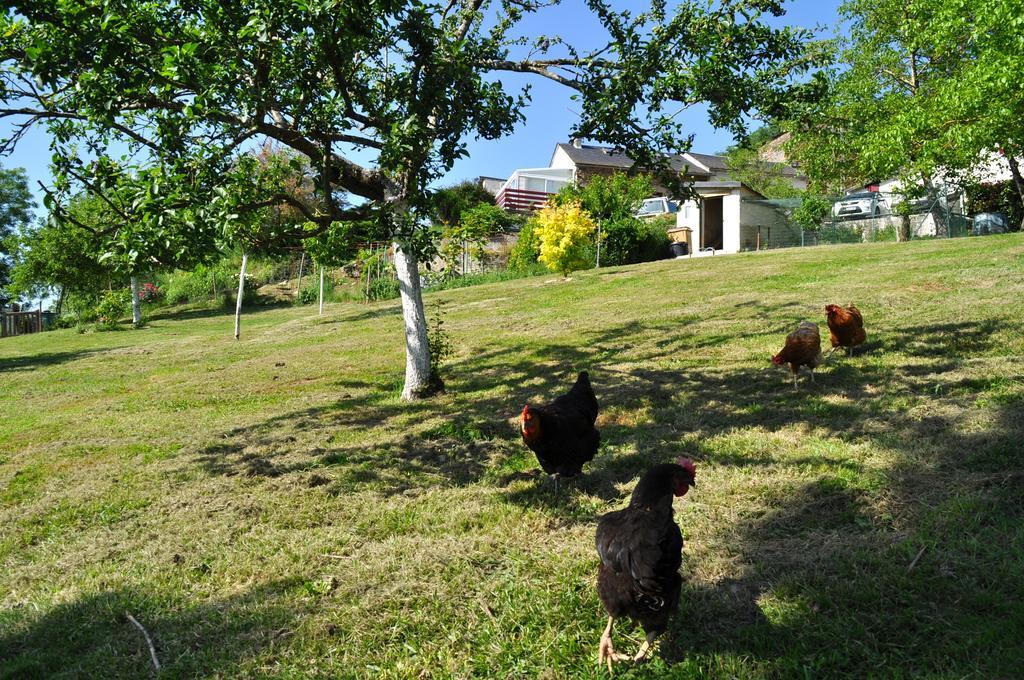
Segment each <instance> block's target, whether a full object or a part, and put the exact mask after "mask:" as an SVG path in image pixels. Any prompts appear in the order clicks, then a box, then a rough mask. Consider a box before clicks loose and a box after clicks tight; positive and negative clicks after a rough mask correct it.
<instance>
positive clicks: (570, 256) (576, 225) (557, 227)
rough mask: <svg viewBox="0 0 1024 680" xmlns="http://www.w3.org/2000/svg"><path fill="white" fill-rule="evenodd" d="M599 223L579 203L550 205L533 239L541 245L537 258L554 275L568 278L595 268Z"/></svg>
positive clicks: (539, 219) (538, 221)
mask: <svg viewBox="0 0 1024 680" xmlns="http://www.w3.org/2000/svg"><path fill="white" fill-rule="evenodd" d="M595 231H597V222H595V221H594V218H593V217H591V216H590V213H588V212H587V211H586V210H584V209H583V207H582V206H581V205H580V203H579V202H578V201H576V202H569V203H565V204H564V205H550V204H549V205H547V206H546V207H544V209H543V210H541V211H540V212H539V213H537V215H536V226H535V227H534V229H533V237H534V238H535V239H537V241H538V242H539V243H540V256H539V257H538V258H537V259H538V260H540V261H541V262H543V263H544V264H545V265H547V268H548V269H550V270H552V271H557V272H561V273H562V275H563V276H568V275H569V273H570V272H573V271H576V270H577V269H586V268H588V267H590V266H591V264H592V262H591V246H592V242H593V234H594V232H595Z"/></svg>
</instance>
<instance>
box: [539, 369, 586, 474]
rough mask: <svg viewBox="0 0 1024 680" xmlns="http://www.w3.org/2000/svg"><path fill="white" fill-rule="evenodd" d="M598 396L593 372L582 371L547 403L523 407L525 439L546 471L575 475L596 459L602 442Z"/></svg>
mask: <svg viewBox="0 0 1024 680" xmlns="http://www.w3.org/2000/svg"><path fill="white" fill-rule="evenodd" d="M597 409H598V406H597V397H595V396H594V389H593V388H592V387H591V386H590V375H589V374H588V373H587V372H586V371H583V372H582V373H580V374H579V377H578V378H576V383H575V384H574V385H573V386H572V389H570V390H569V391H568V392H566V393H565V394H563V395H562V396H560V397H558V398H557V399H555V400H554V401H553V402H551V403H550V404H547V405H546V406H530V405H529V404H527V405H526V406H524V407H523V413H522V433H523V442H524V443H525V444H526V445H527V446H528V447H530V450H531V451H533V452H534V453H535V454H537V461H538V462H539V463H540V466H541V467H542V468H543V469H544V472H546V473H548V474H549V475H552V476H554V477H555V479H556V480H557V479H558V478H559V477H575V476H576V475H578V474H579V473H580V471H581V470H583V464H584V463H586V462H588V461H591V460H593V459H594V455H595V454H596V453H597V447H598V446H599V445H600V444H601V433H600V432H599V431H598V430H597V428H596V427H594V423H595V422H597Z"/></svg>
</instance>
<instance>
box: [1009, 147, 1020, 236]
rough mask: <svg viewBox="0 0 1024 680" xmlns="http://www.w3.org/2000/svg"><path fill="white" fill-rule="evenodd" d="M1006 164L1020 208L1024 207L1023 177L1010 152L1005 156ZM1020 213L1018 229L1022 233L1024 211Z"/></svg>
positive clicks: (1015, 159) (1014, 157)
mask: <svg viewBox="0 0 1024 680" xmlns="http://www.w3.org/2000/svg"><path fill="white" fill-rule="evenodd" d="M1006 162H1007V163H1008V164H1009V166H1010V175H1011V176H1012V177H1013V185H1014V186H1015V187H1017V195H1019V196H1020V204H1021V207H1024V177H1022V176H1021V174H1020V165H1019V164H1018V163H1017V158H1016V156H1014V155H1013V153H1012V152H1008V153H1007V154H1006ZM1021 213H1022V217H1021V222H1020V226H1019V227H1018V229H1020V230H1021V231H1024V211H1021Z"/></svg>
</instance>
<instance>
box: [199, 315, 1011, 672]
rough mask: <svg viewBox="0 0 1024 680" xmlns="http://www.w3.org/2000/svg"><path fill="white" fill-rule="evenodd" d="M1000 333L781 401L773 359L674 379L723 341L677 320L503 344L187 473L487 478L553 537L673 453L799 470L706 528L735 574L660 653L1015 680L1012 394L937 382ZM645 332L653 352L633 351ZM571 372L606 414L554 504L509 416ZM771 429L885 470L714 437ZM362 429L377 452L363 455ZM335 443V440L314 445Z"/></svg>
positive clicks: (296, 422)
mask: <svg viewBox="0 0 1024 680" xmlns="http://www.w3.org/2000/svg"><path fill="white" fill-rule="evenodd" d="M764 313H765V314H766V316H765V323H764V324H763V325H762V326H761V327H760V328H756V329H755V330H753V331H751V332H750V333H748V334H747V337H751V336H767V335H770V334H773V333H779V334H780V340H781V335H782V334H783V333H784V327H785V326H788V323H785V324H783V323H779V324H775V321H774V320H773V319H772V318H771V312H770V311H765V312H764ZM1000 323H1002V322H1001V321H999V320H986V321H981V322H978V323H957V324H935V325H925V326H918V327H914V328H897V329H884V330H879V331H877V333H876V334H873V335H872V339H871V340H870V341H869V342H871V343H877V344H874V345H872V346H871V347H869V349H870V354H875V353H876V352H900V353H902V354H904V355H909V356H913V357H915V358H917V359H920V360H922V361H918V362H913V363H909V364H907V365H899V366H895V367H894V366H884V365H879V364H878V363H877V362H873V361H870V360H869V357H865V358H864V359H862V358H861V356H860V354H858V355H857V356H855V357H854V358H853V359H852V360H850V359H846V358H844V357H841V356H838V354H837V356H836V357H835V359H834V360H833V362H832V363H831V364H830V365H829V366H828V367H826V368H825V369H824V370H823V371H821V372H820V373H821V375H819V378H818V384H817V385H811V384H809V383H808V382H807V381H806V379H805V378H804V379H802V380H801V382H800V387H799V389H797V390H794V389H793V388H792V386H791V384H790V383H789V381H788V375H787V373H786V372H785V371H782V370H778V369H776V368H773V367H771V366H770V365H769V364H768V362H767V357H765V361H764V367H763V368H756V367H750V366H749V364H745V365H740V366H735V367H728V366H727V367H724V368H715V367H709V368H687V367H686V366H688V365H689V364H687V363H683V362H680V361H678V360H679V359H680V358H683V359H690V357H688V356H686V354H687V353H689V354H691V355H693V354H698V353H699V349H700V348H702V347H707V346H708V345H709V344H722V343H726V342H727V341H728V340H729V336H727V335H722V336H719V337H716V338H713V339H712V340H711V341H709V340H708V338H707V336H696V335H694V334H692V333H691V332H690V331H689V330H688V329H687V326H686V324H685V323H679V324H678V325H677V326H673V324H672V323H667V322H665V323H657V324H636V323H630V324H623V325H621V326H618V327H615V328H612V329H609V330H606V331H603V332H601V333H589V334H584V335H583V336H582V337H580V338H579V342H578V343H575V344H572V345H569V344H564V343H556V342H551V341H543V340H534V339H529V340H526V339H524V340H521V341H510V340H504V341H502V342H501V343H498V342H495V343H494V344H493V345H490V346H484V347H481V348H479V351H477V352H475V353H474V354H473V355H472V356H470V357H468V358H466V359H464V360H462V361H460V362H457V363H455V364H453V365H452V366H451V367H450V368H449V374H448V376H447V377H448V383H449V386H450V388H451V390H452V393H450V394H449V395H447V396H445V397H443V398H441V399H436V400H431V401H427V402H416V403H411V404H410V403H403V402H400V401H398V400H397V398H396V397H395V394H394V393H392V392H383V391H382V390H381V388H380V385H374V384H371V383H358V382H352V383H345V382H343V383H341V384H340V385H339V389H340V390H341V391H346V392H349V395H348V396H346V397H343V398H341V399H339V400H338V401H336V402H334V403H332V404H328V405H324V406H318V407H315V408H311V409H306V410H302V411H298V412H293V413H290V414H287V415H284V416H280V417H277V418H273V419H270V420H267V421H265V422H263V423H259V424H257V425H254V426H251V427H246V428H240V429H237V430H233V431H231V432H229V433H226V435H225V442H219V443H218V444H217V446H221V447H224V448H219V449H218V448H216V447H214V448H209V449H208V450H206V451H204V452H201V454H200V460H201V461H202V464H203V465H204V466H205V467H206V469H207V470H208V471H209V472H211V473H214V474H248V475H250V476H254V477H260V476H273V475H275V474H277V475H279V474H288V473H300V474H310V473H312V476H311V477H310V478H309V479H310V483H311V484H312V483H313V482H314V481H315V482H316V484H317V485H321V484H323V485H329V486H328V488H329V489H330V490H331V491H332V492H335V493H345V492H348V491H351V490H355V489H359V488H364V487H365V488H373V489H376V490H378V491H380V492H381V493H384V494H385V495H386V494H395V493H403V492H404V491H406V490H408V489H410V488H413V487H417V486H420V487H422V486H429V485H452V486H465V485H472V484H478V483H481V482H484V483H487V484H489V485H491V486H495V487H497V488H498V490H499V493H501V494H502V495H503V497H504V498H506V499H507V500H509V501H510V502H512V503H516V504H520V505H524V506H532V507H536V506H542V507H544V508H546V509H547V510H548V511H549V512H550V513H551V515H552V516H553V518H554V519H556V520H557V521H558V522H561V523H563V524H565V525H571V524H577V523H593V522H594V521H595V519H596V517H597V515H599V514H601V513H602V512H604V511H606V510H607V509H608V508H607V507H605V508H600V507H598V508H595V506H594V504H593V503H592V502H590V503H587V502H583V501H584V500H585V499H586V498H587V497H589V496H596V497H597V498H599V499H601V500H602V501H604V502H605V503H606V504H613V505H614V504H618V503H620V502H621V501H623V500H624V499H625V492H624V491H623V487H624V486H625V485H627V484H628V483H629V482H631V481H632V480H635V479H636V478H637V477H638V476H639V475H640V474H642V473H643V471H644V470H646V469H647V468H648V467H649V466H650V465H651V464H653V463H656V462H663V461H665V460H671V459H672V458H674V457H676V456H678V455H689V456H691V457H693V458H695V459H697V460H698V461H702V460H703V461H707V462H710V463H712V464H714V465H723V466H743V467H751V468H754V467H761V468H764V471H763V472H762V473H761V474H760V475H758V476H764V475H768V476H769V477H770V475H771V471H772V470H773V469H783V468H800V469H801V470H802V471H801V473H800V475H798V476H796V477H793V476H792V475H789V476H785V477H784V479H786V480H794V479H795V481H786V482H785V484H787V485H789V486H787V487H786V488H784V489H781V491H780V490H779V489H774V491H775V492H777V494H778V495H777V497H775V498H774V500H773V502H772V503H773V504H772V505H771V507H770V510H769V511H768V512H767V513H764V514H761V515H758V516H752V517H746V516H741V517H738V518H737V519H736V521H735V522H733V523H731V524H726V525H724V526H722V527H721V528H718V529H716V531H720V532H722V534H721V535H716V536H715V537H713V541H712V543H713V544H714V545H715V546H720V547H722V548H725V549H728V550H729V551H730V555H731V558H732V562H731V566H730V568H729V569H728V571H727V572H726V573H724V574H722V575H721V576H720V577H718V578H717V579H715V580H714V581H712V582H710V583H708V582H705V583H692V582H691V583H689V584H687V585H686V586H685V589H684V595H683V604H682V606H681V610H680V614H679V616H677V617H676V618H675V619H674V622H673V624H672V627H671V629H670V631H669V633H668V634H667V635H666V637H665V639H664V641H663V643H662V645H661V651H660V656H661V657H663V658H664V659H666V660H668V661H670V662H680V663H684V662H685V661H686V659H687V658H688V654H691V653H693V652H700V653H707V654H717V653H729V654H735V655H738V656H739V657H740V658H748V657H752V658H755V659H760V660H762V661H764V662H767V663H770V664H771V665H770V666H769V667H770V668H772V669H774V671H776V672H777V673H779V674H781V675H787V674H807V673H810V674H817V675H820V676H834V675H836V674H844V673H846V674H852V675H857V674H862V673H864V672H865V669H866V668H872V669H875V668H879V667H885V668H887V669H894V672H896V671H898V672H900V673H908V674H912V673H922V672H923V673H928V672H933V673H940V674H942V673H953V672H954V671H956V673H957V674H958V675H961V676H962V675H978V676H984V677H1011V676H1012V675H1013V674H1014V673H1015V672H1016V670H1017V669H1019V667H1020V664H1021V663H1024V658H1021V657H1022V654H1024V652H1022V651H1021V648H1020V646H1019V645H1017V644H1016V643H1015V642H1014V640H1015V639H1017V638H1016V637H1015V636H1017V635H1018V634H1019V633H1021V631H1022V629H1024V603H1022V600H1021V598H1020V593H1021V592H1024V574H1022V570H1021V569H1020V561H1019V551H1016V550H1015V549H1014V548H1013V546H1014V545H1017V546H1020V544H1021V542H1022V541H1024V523H1022V521H1021V520H1022V519H1024V511H1022V509H1021V505H1020V503H1019V498H1020V496H1021V494H1022V492H1024V475H1021V474H1020V472H1019V470H1020V462H1021V448H1020V442H1021V441H1024V399H1022V395H1020V394H1018V393H1013V392H1009V393H1005V394H1003V393H999V392H996V393H995V396H992V397H985V395H987V394H990V392H991V390H990V387H991V385H990V384H989V382H986V381H985V380H979V379H976V378H965V377H960V376H951V375H950V373H951V372H952V371H955V370H958V369H960V368H962V367H963V365H962V363H961V361H960V359H961V358H970V357H971V356H972V355H974V354H977V353H981V352H986V351H988V350H990V349H992V340H991V338H990V336H991V334H992V332H993V330H994V329H995V328H996V327H998V325H999V324H1000ZM641 334H646V335H651V334H653V335H654V339H653V340H651V339H650V338H646V339H645V341H644V342H642V343H636V341H635V338H636V337H637V336H639V335H641ZM681 353H682V355H683V356H682V357H680V354H681ZM673 366H680V367H679V368H674V367H673ZM584 368H586V369H589V370H590V372H591V379H592V381H593V383H594V387H595V390H596V392H597V394H598V399H599V401H600V403H601V416H600V419H599V423H598V424H599V427H600V428H601V430H602V440H603V444H602V449H601V451H599V453H598V455H597V457H596V458H595V460H594V461H593V463H591V464H590V465H588V466H587V467H586V468H585V469H584V474H583V475H582V476H581V477H580V478H577V479H575V480H568V481H565V482H563V484H562V488H561V489H559V490H558V491H557V492H556V491H555V490H554V489H553V488H552V485H551V483H550V481H549V480H547V479H546V478H545V477H543V476H541V477H536V476H532V475H525V474H523V473H524V471H525V470H526V469H530V468H533V467H535V461H533V459H532V454H530V453H529V452H528V451H527V450H526V449H525V448H524V447H523V445H522V443H521V441H520V440H519V437H518V433H517V431H516V429H515V425H514V418H515V415H516V414H517V413H518V412H519V410H520V409H521V407H522V404H523V403H524V402H526V401H531V402H533V401H538V400H541V401H547V400H550V399H551V398H553V397H554V396H557V395H558V394H560V393H562V392H564V390H565V389H567V387H568V386H569V385H570V384H571V382H572V380H573V378H574V377H575V373H576V371H578V370H581V369H584ZM980 398H991V399H994V400H995V402H994V403H993V404H992V406H991V408H990V410H989V411H988V412H989V414H990V415H991V416H992V419H991V422H987V423H986V424H985V426H984V427H964V423H962V422H961V419H960V418H961V415H962V414H961V412H960V411H958V410H955V409H949V408H946V409H943V408H939V407H941V406H951V405H958V404H963V403H967V404H970V403H973V402H974V401H975V400H977V399H980ZM915 399H916V400H917V401H916V402H915V401H914V400H915ZM908 401H909V403H905V402H908ZM915 404H916V406H918V407H919V408H918V410H917V411H914V410H913V409H912V408H911V407H913V406H915ZM929 406H934V408H933V409H931V410H929V411H927V412H925V414H924V415H922V412H924V411H925V407H929ZM439 419H440V421H441V423H442V424H441V425H437V424H436V423H437V421H438V420H439ZM428 420H429V421H430V422H429V423H427V422H426V421H428ZM783 428H786V429H787V431H788V432H789V433H790V435H791V436H799V432H801V431H806V432H808V433H813V435H814V436H815V437H816V438H818V439H826V440H837V441H840V442H845V443H847V444H854V445H856V444H859V443H864V442H872V443H873V444H874V445H876V447H877V448H879V449H884V450H888V451H892V452H894V453H895V454H896V459H897V463H896V464H895V465H893V466H892V467H890V468H887V469H884V470H881V471H879V470H870V469H866V468H865V466H864V465H862V464H861V463H859V462H856V461H849V460H835V459H833V458H829V457H827V456H821V457H814V456H798V457H791V458H778V457H776V456H775V455H773V452H772V451H765V452H763V453H761V452H760V451H751V452H749V453H748V452H747V451H745V450H743V448H742V447H740V448H739V449H737V450H732V449H728V450H722V449H721V447H715V446H711V445H709V444H708V441H709V440H710V439H712V438H715V437H718V436H722V435H730V434H731V433H734V432H743V431H751V432H757V433H762V432H767V433H772V432H776V431H778V430H781V429H783ZM382 431H383V432H385V433H386V434H385V436H384V438H383V440H381V439H379V433H380V432H382ZM794 432H795V433H796V434H794ZM317 433H319V434H320V435H321V439H322V440H325V441H327V442H328V443H322V444H317V445H316V446H310V447H309V448H308V449H307V450H303V451H300V452H296V446H295V444H296V441H295V440H289V439H288V438H289V437H299V438H300V439H301V437H304V436H311V435H313V434H317ZM363 433H365V434H366V435H367V436H370V435H371V433H376V434H377V435H378V438H377V439H375V440H374V441H373V442H365V443H364V442H360V441H359V437H360V436H361V435H362V434H363ZM338 434H343V435H344V439H345V443H344V444H332V443H329V441H330V439H331V438H332V437H333V436H334V435H338ZM759 436H760V435H759ZM870 475H875V476H877V477H880V478H878V479H874V478H872V479H867V478H868V477H869V476H870ZM758 493H760V491H758ZM684 533H686V529H685V527H684ZM921 548H924V549H925V550H924V551H923V552H921V553H920V555H921V556H920V557H919V559H918V561H917V562H913V560H914V557H915V555H918V554H919V550H921ZM912 562H913V564H914V568H913V569H910V568H909V565H910V564H911V563H912ZM684 570H685V568H684ZM936 640H942V641H943V642H942V644H941V645H936V644H935V641H936ZM986 650H987V651H986ZM879 664H883V665H882V666H880V665H879Z"/></svg>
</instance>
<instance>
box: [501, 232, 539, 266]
mask: <svg viewBox="0 0 1024 680" xmlns="http://www.w3.org/2000/svg"><path fill="white" fill-rule="evenodd" d="M536 226H537V221H536V220H534V219H529V220H527V221H526V224H524V225H523V228H522V229H520V230H519V238H518V239H517V240H516V242H515V245H513V246H512V250H510V251H509V254H508V268H509V269H511V270H512V271H515V272H529V271H534V270H536V269H538V265H539V263H538V262H537V256H538V255H540V240H539V239H538V238H537V236H536V235H535V234H534V231H533V230H534V227H536Z"/></svg>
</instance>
